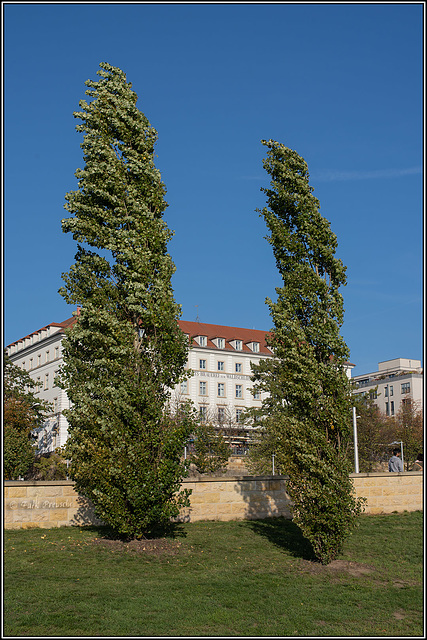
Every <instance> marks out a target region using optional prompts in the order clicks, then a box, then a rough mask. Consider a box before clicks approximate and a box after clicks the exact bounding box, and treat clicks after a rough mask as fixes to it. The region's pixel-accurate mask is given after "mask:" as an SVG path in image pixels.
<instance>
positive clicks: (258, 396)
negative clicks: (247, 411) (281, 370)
mask: <svg viewBox="0 0 427 640" xmlns="http://www.w3.org/2000/svg"><path fill="white" fill-rule="evenodd" d="M260 399H261V393H260V392H259V391H258V389H256V390H255V391H254V400H260Z"/></svg>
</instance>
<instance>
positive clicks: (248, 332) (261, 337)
mask: <svg viewBox="0 0 427 640" xmlns="http://www.w3.org/2000/svg"><path fill="white" fill-rule="evenodd" d="M179 326H180V328H181V331H183V333H186V334H188V335H189V336H190V337H191V338H195V337H196V336H206V338H207V347H208V348H210V349H217V348H218V347H217V346H216V345H215V343H214V342H213V340H214V339H215V338H224V339H225V349H226V350H228V351H235V349H234V348H233V346H232V344H230V343H231V342H232V340H241V341H242V343H243V344H242V351H243V352H246V353H253V350H252V349H251V348H250V347H248V344H249V343H250V342H259V353H261V354H264V355H271V351H270V350H269V349H268V348H267V345H266V341H265V337H266V335H268V332H267V331H261V330H260V329H244V328H242V327H227V326H224V325H220V324H206V323H204V322H190V321H189V320H179ZM196 345H197V342H196V341H195V340H194V339H193V340H192V346H196Z"/></svg>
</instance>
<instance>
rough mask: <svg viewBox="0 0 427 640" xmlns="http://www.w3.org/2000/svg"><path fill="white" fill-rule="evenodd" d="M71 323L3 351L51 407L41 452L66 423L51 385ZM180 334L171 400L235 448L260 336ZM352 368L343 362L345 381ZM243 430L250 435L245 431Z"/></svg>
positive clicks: (249, 401)
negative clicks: (218, 429) (187, 405)
mask: <svg viewBox="0 0 427 640" xmlns="http://www.w3.org/2000/svg"><path fill="white" fill-rule="evenodd" d="M75 321H76V318H75V317H72V318H69V319H68V320H65V321H64V322H60V323H56V322H54V323H51V324H49V325H47V326H46V327H43V328H42V329H39V330H38V331H35V332H34V333H32V334H30V335H28V336H25V338H22V339H21V340H17V341H16V342H13V343H12V344H10V345H8V346H7V348H6V349H7V353H8V355H9V357H10V359H11V360H12V362H13V363H14V364H16V365H17V366H19V367H21V368H22V369H25V370H26V371H28V373H29V374H30V376H31V377H32V378H33V379H34V380H35V381H38V382H39V383H40V387H39V389H40V390H39V393H40V396H41V397H42V398H43V399H45V400H48V401H49V402H51V403H52V404H53V413H52V414H51V415H50V416H49V417H48V418H47V420H46V422H45V424H44V425H43V428H42V429H40V432H39V435H38V448H39V450H40V451H41V452H48V451H53V450H54V449H55V448H56V447H62V446H63V445H64V444H65V442H66V440H67V437H68V423H67V420H66V419H65V417H64V415H63V411H64V409H67V408H68V407H69V401H68V397H67V395H66V393H65V392H64V391H63V390H62V389H60V388H59V387H57V386H56V385H55V376H56V375H57V373H58V370H59V367H60V366H61V364H62V339H63V338H64V336H65V329H66V328H67V327H70V326H72V325H73V324H74V322H75ZM179 325H180V328H181V330H182V331H183V333H185V334H186V335H187V336H188V338H189V343H190V350H189V352H188V361H187V366H186V368H187V369H190V370H191V371H192V376H191V377H190V378H189V379H188V380H187V381H185V382H184V383H182V384H181V385H178V386H177V387H176V388H175V389H174V391H173V393H172V398H173V399H176V400H179V399H182V400H183V399H189V400H192V402H193V403H194V405H195V407H196V409H197V410H198V412H199V415H200V416H201V418H202V419H205V420H208V421H210V422H213V423H215V424H218V425H223V426H224V427H229V428H231V429H232V430H233V431H234V436H233V438H234V439H235V441H236V443H237V442H238V441H239V437H240V439H241V440H244V439H245V437H244V436H242V434H240V436H239V435H238V434H239V430H241V429H242V428H243V425H242V424H241V417H242V414H243V411H244V410H245V409H249V408H252V407H260V406H261V403H262V400H263V394H255V395H254V394H253V393H252V391H251V389H252V382H251V379H250V378H251V363H254V364H257V363H259V361H260V360H261V359H263V358H271V357H273V354H272V351H271V349H269V347H268V346H267V345H266V341H265V338H266V334H267V332H266V331H261V330H259V329H244V328H239V327H227V326H222V325H214V324H205V323H201V322H189V321H186V320H180V321H179ZM353 367H354V365H353V364H350V363H347V376H348V377H349V378H350V376H351V369H352V368H353ZM244 430H245V431H246V432H247V431H248V430H250V426H245V428H244Z"/></svg>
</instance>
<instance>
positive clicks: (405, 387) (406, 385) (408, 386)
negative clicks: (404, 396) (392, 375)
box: [402, 382, 411, 393]
mask: <svg viewBox="0 0 427 640" xmlns="http://www.w3.org/2000/svg"><path fill="white" fill-rule="evenodd" d="M410 391H411V383H410V382H402V393H409V392H410Z"/></svg>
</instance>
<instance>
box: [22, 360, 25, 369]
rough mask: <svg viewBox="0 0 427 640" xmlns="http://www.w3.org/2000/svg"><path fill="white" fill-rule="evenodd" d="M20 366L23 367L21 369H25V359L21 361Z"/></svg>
mask: <svg viewBox="0 0 427 640" xmlns="http://www.w3.org/2000/svg"><path fill="white" fill-rule="evenodd" d="M22 368H23V369H25V360H24V362H23V363H22Z"/></svg>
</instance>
